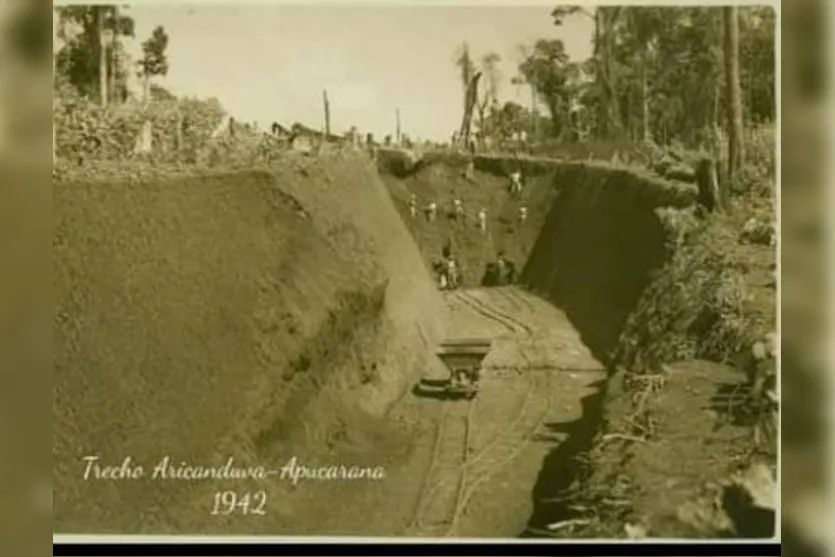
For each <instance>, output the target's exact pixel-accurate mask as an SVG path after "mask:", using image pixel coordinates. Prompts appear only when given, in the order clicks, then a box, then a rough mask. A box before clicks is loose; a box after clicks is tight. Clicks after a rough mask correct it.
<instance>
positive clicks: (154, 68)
mask: <svg viewBox="0 0 835 557" xmlns="http://www.w3.org/2000/svg"><path fill="white" fill-rule="evenodd" d="M167 48H168V34H167V33H166V32H165V28H164V27H162V26H161V25H158V26H157V27H156V28H155V29H154V31H153V32H152V33H151V36H150V37H149V38H148V39H146V40H145V41H143V43H142V59H141V60H140V61H139V62H138V65H139V76H140V77H141V78H142V80H143V90H144V93H143V98H144V99H145V102H148V101H149V100H150V86H151V78H153V77H155V76H164V75H166V74H168V57H167V55H166V53H165V50H166V49H167Z"/></svg>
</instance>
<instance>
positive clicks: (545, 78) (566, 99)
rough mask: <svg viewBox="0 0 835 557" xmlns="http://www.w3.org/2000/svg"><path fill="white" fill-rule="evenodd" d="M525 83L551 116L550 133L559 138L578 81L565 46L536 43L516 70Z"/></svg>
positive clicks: (577, 74) (557, 43) (544, 42)
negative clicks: (530, 87)
mask: <svg viewBox="0 0 835 557" xmlns="http://www.w3.org/2000/svg"><path fill="white" fill-rule="evenodd" d="M519 72H520V73H521V74H522V75H523V76H524V78H525V81H527V82H528V83H529V84H531V85H532V87H533V88H534V89H535V90H536V92H537V94H538V95H539V97H540V98H541V99H542V100H543V102H544V103H545V105H546V106H547V107H548V111H549V112H550V114H551V122H552V126H551V128H552V129H551V133H552V134H553V135H555V136H559V135H560V133H561V132H562V131H563V129H564V126H565V124H566V123H567V122H568V114H569V112H570V107H571V103H572V99H573V97H574V93H575V91H576V89H575V85H576V81H577V78H578V77H579V69H578V67H577V66H576V65H575V64H572V63H570V62H569V59H568V54H566V52H565V45H563V42H562V41H561V40H559V39H554V40H550V41H549V40H545V39H541V40H539V41H537V42H536V44H535V45H534V47H533V49H532V50H531V51H530V53H529V55H528V57H527V59H526V60H524V61H523V62H522V63H521V64H520V66H519Z"/></svg>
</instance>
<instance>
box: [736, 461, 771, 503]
mask: <svg viewBox="0 0 835 557" xmlns="http://www.w3.org/2000/svg"><path fill="white" fill-rule="evenodd" d="M732 484H733V485H737V486H739V487H741V488H742V489H743V490H744V491H745V492H746V493H747V494H748V496H749V497H750V498H751V502H752V503H753V504H754V505H755V506H757V507H759V508H762V509H769V510H772V511H776V510H777V481H776V478H775V475H774V473H773V472H772V470H771V468H770V467H769V466H767V465H766V464H763V463H756V464H754V465H752V466H751V467H750V468H748V469H747V470H745V471H744V472H742V473H741V474H740V475H739V476H737V477H736V478H734V480H732Z"/></svg>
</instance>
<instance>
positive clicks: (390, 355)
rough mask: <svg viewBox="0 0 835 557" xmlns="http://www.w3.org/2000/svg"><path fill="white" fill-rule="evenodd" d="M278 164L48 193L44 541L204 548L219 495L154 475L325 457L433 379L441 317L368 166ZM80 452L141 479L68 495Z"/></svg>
mask: <svg viewBox="0 0 835 557" xmlns="http://www.w3.org/2000/svg"><path fill="white" fill-rule="evenodd" d="M278 166H280V168H281V169H280V170H278V171H275V170H273V171H271V172H266V171H252V170H249V171H240V172H232V173H227V174H221V173H205V174H203V175H198V174H194V173H190V174H176V173H173V174H163V173H161V172H155V171H152V170H151V169H145V170H144V174H139V173H136V174H134V175H132V176H129V177H128V176H126V175H124V173H123V172H121V171H119V170H116V171H115V172H112V173H111V174H110V177H109V178H108V177H107V173H106V172H104V171H100V172H96V174H95V176H96V178H95V179H83V178H81V177H80V176H76V177H75V178H72V177H68V178H66V179H64V180H61V181H58V182H54V185H53V195H54V202H53V203H54V223H55V224H54V232H53V264H54V277H53V290H54V295H55V306H54V314H53V334H54V372H53V374H54V383H53V415H54V418H53V419H54V427H53V445H54V449H53V458H54V481H55V484H54V493H55V506H54V509H55V512H54V514H55V521H56V522H55V524H56V525H55V531H56V532H85V533H97V532H117V531H118V532H121V533H130V532H135V533H142V532H147V531H151V530H153V531H154V532H156V533H159V532H165V531H172V532H176V531H179V532H182V531H184V530H185V531H189V530H192V531H203V532H205V531H206V523H207V520H210V519H211V517H209V515H208V513H209V512H210V510H211V505H212V493H213V492H214V491H216V490H217V489H218V485H220V484H217V483H213V482H212V481H208V482H206V481H204V482H195V481H191V482H189V481H174V480H172V481H152V480H150V479H149V477H150V476H151V473H152V470H153V468H154V466H155V465H156V464H157V463H158V462H159V461H160V460H161V459H162V458H164V457H166V456H170V457H171V464H172V465H174V466H176V465H177V464H179V462H181V461H185V462H187V463H189V464H191V465H202V466H219V465H222V464H224V463H225V462H226V459H227V458H228V457H229V456H234V457H235V460H236V463H235V464H236V466H256V465H265V466H269V465H270V464H273V465H275V463H277V462H282V460H281V459H286V458H288V456H289V455H293V454H297V453H294V452H293V451H295V450H296V449H297V448H298V447H302V446H304V447H307V448H308V450H307V451H306V452H305V453H304V454H306V455H313V454H315V453H316V451H317V450H318V451H320V452H321V453H322V454H330V455H336V454H338V451H339V448H338V447H339V445H338V443H342V444H343V445H345V444H350V443H351V442H352V441H356V440H357V439H356V437H357V435H358V433H357V432H358V431H361V430H362V427H361V426H362V425H363V424H368V423H370V422H373V421H375V420H376V421H378V422H383V420H381V417H382V416H383V415H384V413H385V412H386V410H387V409H388V408H389V407H390V406H391V405H392V404H393V403H394V402H395V401H396V400H397V399H398V398H399V396H401V395H402V393H404V392H405V390H406V389H407V387H408V386H409V385H410V384H411V382H412V381H413V380H414V379H415V377H416V375H418V374H420V373H422V372H424V371H426V369H425V368H426V367H427V366H438V365H440V364H439V363H438V362H437V361H436V360H435V358H434V356H433V353H432V351H433V348H434V343H435V342H436V341H437V340H439V339H440V337H441V335H443V322H444V317H443V312H444V309H443V305H442V303H441V300H440V299H439V298H438V296H437V293H436V292H435V291H434V289H433V287H432V284H431V283H430V278H429V275H428V272H427V270H426V268H425V266H424V265H423V264H422V262H421V259H420V255H419V253H418V252H417V249H416V248H415V246H414V243H413V242H412V240H411V238H410V237H409V235H408V232H407V231H406V230H405V229H404V228H403V226H402V223H401V222H400V220H399V218H398V216H397V213H396V211H395V210H394V208H393V207H392V203H391V200H390V198H389V197H388V195H387V193H386V192H385V189H384V187H383V186H382V184H381V183H380V181H379V180H378V178H377V176H376V174H375V172H374V169H373V167H372V166H371V165H370V164H369V163H368V162H367V161H364V160H362V159H361V158H341V157H337V156H334V157H332V158H327V159H326V158H319V159H308V158H304V157H289V158H288V159H287V160H286V161H281V164H280V165H278ZM88 455H95V456H98V457H100V459H101V463H102V464H114V465H117V466H118V465H120V464H122V462H123V460H124V459H125V458H127V457H131V458H132V463H131V466H135V465H142V466H143V467H144V471H145V476H144V478H142V479H138V480H127V481H125V480H122V481H118V482H114V481H92V480H86V481H85V480H84V479H83V474H84V472H85V462H84V461H82V458H83V457H85V456H88ZM244 485H246V484H245V483H239V484H238V485H236V484H227V488H229V486H234V487H235V488H236V489H243V488H244ZM253 485H255V484H253ZM263 485H264V484H263V482H261V483H260V484H258V486H259V487H258V489H264V487H263ZM267 489H268V491H270V490H272V489H273V488H272V487H268V488H267ZM275 489H284V488H278V487H276V488H275ZM271 493H272V492H271ZM230 520H231V519H230ZM215 522H217V524H218V527H219V528H222V527H223V523H224V521H223V520H220V519H218V520H217V521H215ZM226 522H227V523H228V520H227V521H226ZM243 522H246V523H247V524H244V525H243V526H242V527H243V528H245V529H246V531H249V532H252V531H253V526H252V520H251V519H246V518H245V519H244V520H243ZM105 524H106V527H105V526H104V525H105ZM273 533H275V532H273Z"/></svg>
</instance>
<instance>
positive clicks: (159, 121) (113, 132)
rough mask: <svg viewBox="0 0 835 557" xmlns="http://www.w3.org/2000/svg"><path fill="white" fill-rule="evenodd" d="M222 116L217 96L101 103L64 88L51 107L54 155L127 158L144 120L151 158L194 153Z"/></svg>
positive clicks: (78, 158)
mask: <svg viewBox="0 0 835 557" xmlns="http://www.w3.org/2000/svg"><path fill="white" fill-rule="evenodd" d="M223 118H224V112H223V109H222V107H221V106H220V103H218V101H217V100H215V99H210V100H208V101H204V100H199V99H193V98H186V99H169V100H162V101H155V102H153V103H150V104H149V105H148V106H144V105H141V104H139V103H128V104H125V105H121V106H116V107H108V108H106V109H105V108H102V107H100V106H98V105H97V104H95V103H93V102H91V101H89V100H88V99H85V98H82V97H79V96H78V95H77V94H74V93H73V92H72V91H71V90H68V89H62V91H61V92H60V96H59V100H58V102H56V103H55V106H54V109H53V125H54V127H55V142H56V155H57V157H58V158H59V159H67V160H73V161H81V160H108V161H122V160H126V159H130V158H132V157H134V149H135V146H136V142H137V138H138V137H139V134H140V131H141V129H142V126H143V124H144V123H145V122H150V123H151V129H152V133H153V136H152V141H153V143H152V144H153V152H152V155H151V157H152V158H153V159H154V160H160V161H162V160H164V161H171V162H174V161H177V160H178V159H179V158H181V157H183V156H186V157H190V158H192V159H193V158H194V157H195V155H194V154H195V153H196V152H197V151H198V150H199V149H201V148H202V147H203V146H204V145H205V144H206V143H207V141H208V140H209V138H210V137H211V136H212V133H213V132H214V130H215V129H217V127H218V126H219V125H220V124H221V122H222V121H223ZM178 128H181V129H182V133H178ZM178 138H181V139H182V145H180V149H177V148H176V146H177V142H178Z"/></svg>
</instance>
